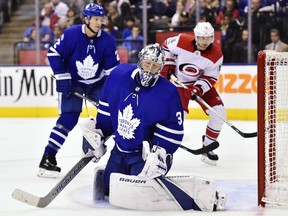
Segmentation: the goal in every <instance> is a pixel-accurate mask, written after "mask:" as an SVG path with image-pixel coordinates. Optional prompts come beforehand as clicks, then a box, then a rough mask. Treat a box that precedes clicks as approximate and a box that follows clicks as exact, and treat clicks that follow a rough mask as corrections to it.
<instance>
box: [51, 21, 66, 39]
mask: <svg viewBox="0 0 288 216" xmlns="http://www.w3.org/2000/svg"><path fill="white" fill-rule="evenodd" d="M63 31H64V29H62V28H61V26H60V25H59V24H55V25H54V27H53V34H54V40H53V41H54V42H55V41H57V40H58V39H59V38H60V37H61V35H62V34H63Z"/></svg>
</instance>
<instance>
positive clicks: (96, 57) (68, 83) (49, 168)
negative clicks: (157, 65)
mask: <svg viewBox="0 0 288 216" xmlns="http://www.w3.org/2000/svg"><path fill="white" fill-rule="evenodd" d="M83 17H84V18H83V19H84V24H79V25H74V26H72V27H70V28H68V29H66V30H65V31H64V33H63V34H62V36H61V37H60V38H59V39H58V40H57V41H56V42H55V43H54V44H53V45H52V46H51V47H50V49H49V50H48V54H47V57H48V60H49V63H50V66H51V68H52V70H53V73H54V77H55V78H56V91H57V92H58V93H59V94H58V107H59V108H58V111H59V115H60V117H59V118H58V119H57V122H56V124H55V126H54V127H53V129H52V130H51V133H50V136H49V139H48V143H47V145H46V147H45V150H44V154H43V157H42V159H41V161H40V164H39V168H40V169H39V172H38V176H39V177H49V178H55V177H57V176H58V175H59V173H60V171H61V169H60V167H58V166H57V162H56V154H57V153H58V151H59V150H60V149H61V147H62V145H63V144H64V142H65V140H66V138H67V137H68V134H69V133H70V131H72V129H73V128H74V127H75V125H76V124H77V122H78V119H79V116H80V113H81V112H82V104H83V100H82V99H81V98H79V97H77V96H75V95H74V94H73V93H74V92H77V93H80V94H85V95H86V96H87V97H90V98H91V99H93V100H95V101H98V100H99V96H100V91H101V89H102V86H103V83H104V82H105V79H106V77H107V76H108V75H109V73H110V72H111V70H112V69H113V68H114V67H116V66H117V65H118V64H119V56H118V54H117V51H116V41H115V39H114V38H113V37H112V36H111V35H110V34H109V33H107V32H105V31H103V30H102V29H101V26H102V24H103V23H104V22H105V10H104V8H103V7H101V6H99V5H97V4H94V3H90V4H88V5H87V6H86V7H85V8H84V10H83Z"/></svg>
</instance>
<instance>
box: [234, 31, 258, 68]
mask: <svg viewBox="0 0 288 216" xmlns="http://www.w3.org/2000/svg"><path fill="white" fill-rule="evenodd" d="M248 36H249V32H248V29H244V30H243V31H242V41H240V42H238V43H236V44H235V45H234V46H233V49H232V62H233V63H248ZM256 55H257V49H256V46H255V45H254V44H252V53H251V56H250V58H251V63H255V62H256Z"/></svg>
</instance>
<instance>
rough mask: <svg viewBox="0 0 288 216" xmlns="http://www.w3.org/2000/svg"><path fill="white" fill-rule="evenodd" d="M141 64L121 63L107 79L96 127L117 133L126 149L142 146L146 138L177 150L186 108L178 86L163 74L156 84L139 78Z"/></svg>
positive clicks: (134, 149) (130, 150)
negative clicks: (150, 84)
mask: <svg viewBox="0 0 288 216" xmlns="http://www.w3.org/2000/svg"><path fill="white" fill-rule="evenodd" d="M138 73H139V69H138V67H137V66H134V65H129V64H121V65H119V66H117V67H116V68H115V69H114V70H113V71H112V72H111V74H110V76H109V77H108V78H107V80H106V82H105V84H104V86H103V89H102V92H101V96H100V101H99V108H98V113H97V121H96V122H97V123H96V128H100V129H102V131H103V134H104V136H110V135H113V136H114V140H115V143H116V145H117V146H118V148H119V149H120V150H121V151H123V152H135V151H139V149H142V141H144V140H146V141H149V142H150V143H151V144H152V145H159V146H161V147H164V148H165V149H166V150H167V153H174V152H175V151H176V149H177V148H178V147H179V145H180V144H181V141H182V138H183V108H182V104H181V101H180V96H179V93H178V91H177V88H176V87H175V86H174V85H173V84H171V83H170V82H169V81H168V80H167V79H165V78H163V77H161V76H160V77H159V80H158V81H157V82H156V84H155V85H154V86H153V87H143V86H141V85H140V84H138V82H136V80H135V76H138Z"/></svg>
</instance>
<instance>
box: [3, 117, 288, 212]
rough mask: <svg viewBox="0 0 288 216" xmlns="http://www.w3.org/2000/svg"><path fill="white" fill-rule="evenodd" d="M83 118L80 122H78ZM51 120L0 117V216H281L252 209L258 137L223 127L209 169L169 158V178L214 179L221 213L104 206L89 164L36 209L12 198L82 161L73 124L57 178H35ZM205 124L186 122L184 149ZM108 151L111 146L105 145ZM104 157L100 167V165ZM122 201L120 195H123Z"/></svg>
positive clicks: (245, 126) (181, 154)
mask: <svg viewBox="0 0 288 216" xmlns="http://www.w3.org/2000/svg"><path fill="white" fill-rule="evenodd" d="M83 120H84V119H83V118H81V119H80V121H83ZM55 122H56V118H1V119H0V143H1V151H0V173H1V178H0V181H1V184H0V194H1V196H0V215H1V216H18V215H19V216H20V215H25V216H39V215H41V216H46V215H47V216H48V215H49V216H63V215H67V216H86V215H89V216H91V215H98V216H104V215H105V216H112V215H113V216H115V215H117V216H122V215H123V216H124V215H125V216H132V215H133V216H139V215H141V216H143V215H148V214H149V215H150V216H153V215H157V216H159V215H163V216H164V215H165V216H170V215H171V216H172V215H173V216H174V215H177V216H178V215H205V216H206V215H207V216H209V215H226V216H228V215H229V216H236V215H239V216H244V215H245V216H262V215H265V216H270V215H279V216H284V215H285V216H286V215H287V214H288V208H283V207H282V208H280V207H265V208H262V207H259V206H257V139H256V138H243V137H241V136H240V135H239V134H237V133H236V132H235V131H234V130H232V129H231V128H230V127H229V126H227V125H224V127H223V131H222V133H221V135H220V137H219V143H220V147H219V148H218V149H217V150H216V153H218V155H219V157H220V160H219V162H218V164H217V166H209V165H207V164H204V163H203V162H201V161H200V156H195V155H193V154H191V153H188V152H187V151H185V150H182V149H179V150H178V151H177V152H176V153H175V155H174V165H173V168H172V169H171V171H170V173H169V175H182V174H185V175H186V174H189V175H197V176H203V177H207V178H213V179H215V180H217V184H218V190H219V192H221V193H226V194H227V204H226V208H225V210H224V211H218V212H212V213H203V212H197V211H186V212H184V211H179V212H171V211H170V212H169V211H162V212H157V211H155V212H147V211H133V210H127V209H121V208H117V207H113V206H110V205H109V204H108V203H107V202H102V203H94V202H93V200H92V181H93V177H94V173H93V172H94V168H95V166H97V165H98V164H95V163H93V162H90V163H89V164H88V165H87V166H86V167H85V168H84V169H83V170H82V171H81V172H80V173H79V174H78V175H77V176H76V177H75V179H74V180H73V181H72V182H70V184H68V186H67V187H66V188H65V189H64V190H63V191H62V192H61V193H60V194H59V195H58V196H57V197H56V198H55V199H54V200H53V201H52V202H51V203H50V204H49V205H48V206H47V207H46V208H43V209H41V208H37V207H33V206H30V205H27V204H24V203H21V202H19V201H17V200H15V199H13V198H12V197H11V194H12V192H13V191H14V189H16V188H19V189H22V190H25V191H27V192H29V193H32V194H34V195H37V196H45V195H46V194H47V193H48V192H49V191H50V190H51V189H52V188H53V187H54V186H55V185H56V184H57V183H58V181H59V180H60V179H61V178H62V177H63V176H64V175H65V174H66V173H67V172H68V171H69V170H70V169H71V168H72V167H73V165H74V164H75V163H76V162H77V161H78V160H79V159H80V157H81V142H82V141H81V140H82V137H81V131H80V128H79V127H78V126H76V128H75V129H74V130H73V131H72V132H71V133H70V135H69V137H68V139H67V140H66V142H65V144H64V146H63V147H62V149H61V150H60V151H59V153H58V155H57V161H58V165H59V166H60V167H61V168H62V171H61V175H60V179H43V178H39V177H37V176H36V173H37V172H38V164H39V161H40V159H41V157H42V154H43V151H44V147H45V145H46V143H47V139H48V136H49V133H50V130H51V128H52V127H53V126H54V124H55ZM231 122H232V123H233V124H234V125H235V126H236V127H238V128H239V129H240V130H242V131H244V132H255V131H256V130H257V123H256V122H255V121H231ZM205 126H206V120H186V122H185V138H184V142H183V145H186V146H187V147H189V148H192V149H197V148H199V147H201V136H202V134H203V133H204V131H205ZM109 143H110V144H111V145H109V146H110V147H109V149H110V148H111V146H112V142H111V141H110V142H109ZM107 157H108V154H106V155H105V156H104V157H103V158H102V159H101V161H100V162H99V165H101V164H105V162H106V161H107ZM123 199H125V194H123Z"/></svg>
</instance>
